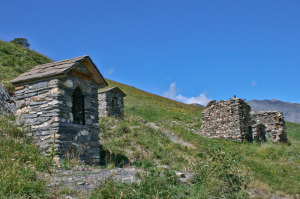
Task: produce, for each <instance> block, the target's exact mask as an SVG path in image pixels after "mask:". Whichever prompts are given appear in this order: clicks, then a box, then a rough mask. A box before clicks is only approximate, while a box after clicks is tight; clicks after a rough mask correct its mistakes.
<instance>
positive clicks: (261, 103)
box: [247, 99, 300, 124]
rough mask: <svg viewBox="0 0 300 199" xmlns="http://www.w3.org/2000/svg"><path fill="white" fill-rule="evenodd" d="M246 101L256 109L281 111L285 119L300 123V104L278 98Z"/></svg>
mask: <svg viewBox="0 0 300 199" xmlns="http://www.w3.org/2000/svg"><path fill="white" fill-rule="evenodd" d="M247 103H248V104H249V105H250V106H251V108H252V109H253V110H256V111H281V112H283V115H284V118H285V120H286V121H289V122H293V123H297V124H300V104H298V103H290V102H283V101H280V100H276V99H272V100H249V101H247Z"/></svg>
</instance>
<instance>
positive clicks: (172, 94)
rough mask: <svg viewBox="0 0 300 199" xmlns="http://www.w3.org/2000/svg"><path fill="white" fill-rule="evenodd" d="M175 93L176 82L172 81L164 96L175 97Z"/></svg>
mask: <svg viewBox="0 0 300 199" xmlns="http://www.w3.org/2000/svg"><path fill="white" fill-rule="evenodd" d="M176 93H177V88H176V83H175V82H173V83H171V84H170V87H169V90H168V91H166V92H164V97H167V98H170V99H175V97H176Z"/></svg>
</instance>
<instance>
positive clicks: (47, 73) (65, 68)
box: [11, 55, 108, 86]
mask: <svg viewBox="0 0 300 199" xmlns="http://www.w3.org/2000/svg"><path fill="white" fill-rule="evenodd" d="M84 61H89V63H91V64H90V65H91V66H92V67H90V70H92V71H89V72H91V73H92V76H93V78H94V79H98V80H99V79H100V80H99V81H98V82H103V83H104V84H105V85H106V86H107V85H108V84H107V82H106V81H105V79H104V78H103V76H102V74H101V73H100V71H99V70H98V69H97V67H96V65H95V64H94V63H93V62H92V60H91V58H90V57H89V56H87V55H84V56H80V57H75V58H72V59H65V60H61V61H56V62H51V63H47V64H42V65H38V66H34V67H33V68H32V69H30V70H28V71H27V72H25V73H23V74H21V75H19V76H18V77H17V78H15V79H14V80H12V81H11V83H12V84H19V83H24V82H30V81H35V80H40V79H44V78H48V77H55V76H59V75H61V74H65V73H67V72H69V71H70V70H71V69H72V68H74V67H75V66H77V64H79V63H82V62H84ZM95 81H96V80H95ZM96 82H97V81H96Z"/></svg>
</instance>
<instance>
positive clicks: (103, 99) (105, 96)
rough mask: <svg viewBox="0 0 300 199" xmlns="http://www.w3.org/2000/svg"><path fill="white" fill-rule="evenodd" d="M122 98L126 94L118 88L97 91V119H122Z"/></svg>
mask: <svg viewBox="0 0 300 199" xmlns="http://www.w3.org/2000/svg"><path fill="white" fill-rule="evenodd" d="M124 97H126V94H125V93H124V92H123V91H122V90H121V89H119V88H118V87H113V88H107V89H102V90H99V91H98V100H99V117H108V116H113V117H118V118H123V117H124V99H123V98H124Z"/></svg>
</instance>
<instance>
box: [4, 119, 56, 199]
mask: <svg viewBox="0 0 300 199" xmlns="http://www.w3.org/2000/svg"><path fill="white" fill-rule="evenodd" d="M11 122H12V120H11V119H10V118H7V117H0V198H43V197H45V196H46V187H45V183H46V181H45V180H43V179H39V177H38V175H37V172H38V171H40V172H42V171H45V169H46V168H48V167H49V163H50V162H49V160H48V159H46V158H45V157H44V156H42V155H41V154H40V152H39V149H38V148H37V147H36V146H34V145H33V144H31V142H30V141H29V140H28V139H27V138H25V136H24V132H22V131H21V130H19V129H18V128H16V127H15V125H14V124H12V123H11Z"/></svg>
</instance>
